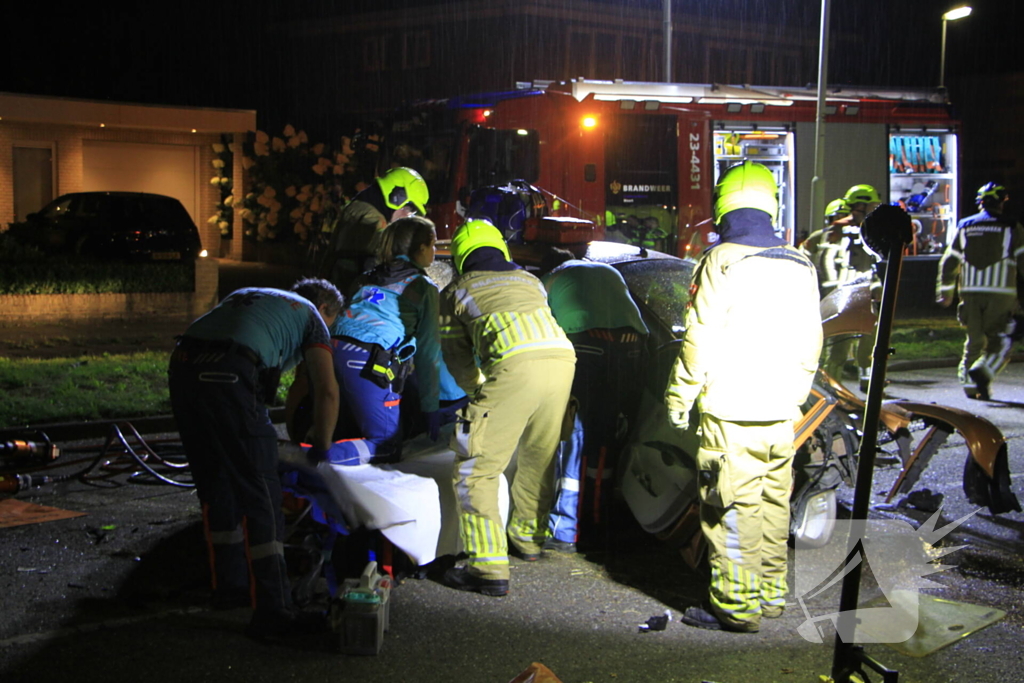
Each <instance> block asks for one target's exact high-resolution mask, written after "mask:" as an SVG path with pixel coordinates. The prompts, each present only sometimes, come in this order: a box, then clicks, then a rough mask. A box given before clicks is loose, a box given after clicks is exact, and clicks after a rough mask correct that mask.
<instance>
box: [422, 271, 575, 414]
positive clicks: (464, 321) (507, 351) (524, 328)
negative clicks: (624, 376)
mask: <svg viewBox="0 0 1024 683" xmlns="http://www.w3.org/2000/svg"><path fill="white" fill-rule="evenodd" d="M440 331H441V348H442V351H443V353H444V360H445V363H446V364H447V365H448V369H449V370H450V371H451V373H452V376H453V377H455V380H456V381H457V382H458V383H459V386H460V387H462V389H463V390H464V391H466V393H470V394H471V393H472V392H473V391H475V390H476V387H477V386H478V385H479V384H480V382H481V381H482V378H481V377H480V371H479V370H478V369H477V364H476V360H475V359H479V362H480V369H481V370H482V371H483V372H484V374H485V375H486V374H488V373H489V371H490V370H491V369H492V368H493V366H494V365H495V364H497V363H500V362H501V361H503V360H505V359H506V358H510V357H512V356H515V355H518V354H521V353H537V354H541V355H542V356H543V357H569V358H575V354H574V352H573V348H572V344H571V343H570V342H569V339H568V338H567V337H566V336H565V333H564V332H563V331H562V328H561V327H559V326H558V323H557V322H555V318H554V316H553V315H552V314H551V309H550V308H549V307H548V303H547V292H546V291H545V290H544V286H543V285H542V284H541V283H540V280H538V279H537V278H536V277H534V276H533V275H531V274H529V273H527V272H526V271H523V270H511V271H503V272H497V271H474V272H470V273H466V274H464V275H461V276H459V277H458V278H457V279H455V280H454V281H453V282H452V283H451V284H449V285H448V286H447V287H446V288H445V290H444V291H443V292H442V293H441V328H440Z"/></svg>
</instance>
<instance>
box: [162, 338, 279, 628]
mask: <svg viewBox="0 0 1024 683" xmlns="http://www.w3.org/2000/svg"><path fill="white" fill-rule="evenodd" d="M168 379H169V384H170V390H171V406H172V409H173V411H174V418H175V420H176V421H177V424H178V431H179V433H180V435H181V441H182V445H183V446H184V447H185V454H186V457H187V458H188V462H189V466H190V468H191V471H192V476H193V479H194V481H195V483H196V489H197V491H198V493H199V500H200V502H201V503H202V505H203V516H204V521H205V522H206V525H207V541H208V546H209V551H210V564H211V571H212V574H213V576H212V580H213V587H214V590H215V591H225V592H235V591H249V590H251V591H252V594H253V596H254V598H255V608H256V609H257V610H259V611H264V610H265V611H279V610H285V609H290V608H291V605H292V601H291V592H290V588H289V584H288V573H287V569H286V567H285V560H284V515H283V513H282V511H281V481H280V478H279V476H278V471H277V464H278V456H277V432H276V431H275V430H274V426H273V425H272V424H271V422H270V417H269V415H268V412H267V408H266V406H265V405H264V404H263V401H262V400H261V399H260V398H259V396H260V386H259V373H258V371H257V368H256V366H255V365H253V363H252V362H251V361H249V360H247V359H245V358H243V357H242V356H240V355H237V354H232V353H222V352H214V353H209V352H197V351H196V350H195V349H192V348H185V347H184V346H183V345H179V346H178V348H177V349H176V350H175V352H174V354H173V355H172V356H171V363H170V368H169V370H168ZM250 572H251V576H252V579H253V581H252V584H251V585H250Z"/></svg>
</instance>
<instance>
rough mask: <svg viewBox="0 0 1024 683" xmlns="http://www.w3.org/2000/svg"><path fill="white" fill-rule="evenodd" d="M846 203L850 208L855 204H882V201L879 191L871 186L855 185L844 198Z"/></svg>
mask: <svg viewBox="0 0 1024 683" xmlns="http://www.w3.org/2000/svg"><path fill="white" fill-rule="evenodd" d="M843 199H845V200H846V203H847V204H849V205H850V206H853V205H854V204H861V203H863V204H881V203H882V200H881V199H880V198H879V197H878V190H876V189H875V188H873V187H871V186H870V185H854V186H853V187H851V188H850V189H849V190H847V191H846V196H844V197H843Z"/></svg>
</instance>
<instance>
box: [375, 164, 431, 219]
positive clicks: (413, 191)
mask: <svg viewBox="0 0 1024 683" xmlns="http://www.w3.org/2000/svg"><path fill="white" fill-rule="evenodd" d="M377 184H378V185H380V190H381V192H382V193H383V194H384V203H385V204H387V205H388V208H390V209H391V210H397V209H400V208H402V207H403V206H405V205H406V204H409V203H412V205H413V206H415V207H416V211H417V212H418V213H419V215H421V216H426V215H427V202H428V201H429V200H430V191H429V190H428V189H427V182H426V181H425V180H423V176H421V175H420V174H419V173H417V172H416V171H414V170H412V169H411V168H406V167H404V166H400V167H399V168H393V169H391V170H390V171H388V172H387V173H385V174H384V175H382V176H381V177H379V178H377Z"/></svg>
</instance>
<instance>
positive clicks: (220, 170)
mask: <svg viewBox="0 0 1024 683" xmlns="http://www.w3.org/2000/svg"><path fill="white" fill-rule="evenodd" d="M234 146H235V145H234V143H233V142H230V136H228V135H222V136H221V142H215V143H214V144H213V145H212V147H213V153H214V157H213V161H211V162H210V163H211V164H212V165H213V175H212V176H211V177H210V184H211V185H213V186H215V187H218V188H220V202H218V203H217V213H215V214H213V215H212V216H210V218H209V219H207V222H208V223H209V224H210V225H216V226H217V227H218V228H219V229H220V236H221V237H223V238H226V239H231V238H232V236H233V234H232V233H233V231H232V228H231V226H232V225H233V224H234V223H233V219H234V202H235V197H234V194H232V192H233V188H232V186H233V181H232V179H231V176H230V175H229V174H230V173H231V169H232V168H233V161H234Z"/></svg>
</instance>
